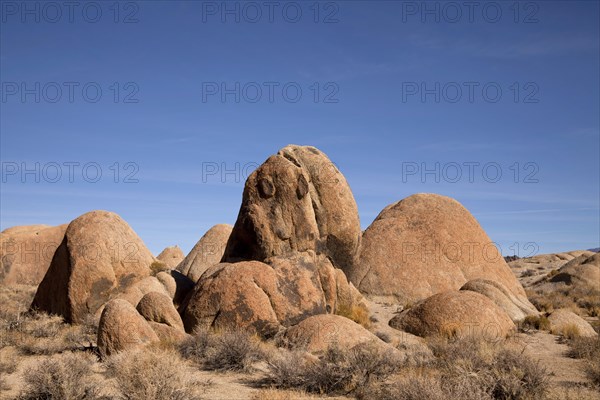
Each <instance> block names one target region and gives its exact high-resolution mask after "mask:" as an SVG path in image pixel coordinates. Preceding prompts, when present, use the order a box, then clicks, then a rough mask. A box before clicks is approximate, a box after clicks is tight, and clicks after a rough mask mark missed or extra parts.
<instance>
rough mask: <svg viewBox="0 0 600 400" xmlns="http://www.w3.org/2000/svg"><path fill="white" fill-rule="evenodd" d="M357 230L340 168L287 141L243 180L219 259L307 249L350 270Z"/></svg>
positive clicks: (256, 257)
mask: <svg viewBox="0 0 600 400" xmlns="http://www.w3.org/2000/svg"><path fill="white" fill-rule="evenodd" d="M360 234H361V230H360V221H359V218H358V210H357V206H356V202H355V200H354V197H353V195H352V192H351V191H350V187H349V186H348V183H347V182H346V179H345V178H344V176H343V175H342V174H341V172H340V171H339V170H338V169H337V168H336V166H335V165H334V164H333V163H332V162H331V161H330V160H329V158H327V156H326V155H325V154H324V153H322V152H321V151H319V150H318V149H316V148H314V147H309V146H295V145H290V146H287V147H285V148H283V149H281V150H280V151H279V152H278V153H277V154H276V155H274V156H271V157H269V158H268V159H267V160H266V161H265V162H264V163H263V164H262V165H261V166H260V167H259V168H258V169H256V170H255V171H254V172H253V173H252V174H251V175H250V176H249V177H248V179H247V180H246V185H245V187H244V194H243V198H242V205H241V207H240V212H239V215H238V218H237V221H236V223H235V226H234V228H233V231H232V233H231V236H230V238H229V241H228V243H227V248H226V249H225V254H224V256H223V261H224V262H235V261H240V260H256V261H266V260H267V259H268V258H270V257H275V256H289V255H291V254H293V253H296V252H303V251H308V250H312V251H315V252H317V253H318V254H325V255H326V256H328V257H329V258H330V259H331V261H332V262H333V264H334V265H335V266H336V267H340V268H350V266H351V265H352V264H353V262H354V259H355V256H356V254H357V250H358V247H359V245H360Z"/></svg>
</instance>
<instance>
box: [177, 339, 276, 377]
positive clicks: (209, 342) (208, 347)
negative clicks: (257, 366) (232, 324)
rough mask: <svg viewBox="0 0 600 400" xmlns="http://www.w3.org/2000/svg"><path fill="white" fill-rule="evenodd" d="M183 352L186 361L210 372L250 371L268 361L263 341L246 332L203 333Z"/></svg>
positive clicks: (182, 346) (183, 345)
mask: <svg viewBox="0 0 600 400" xmlns="http://www.w3.org/2000/svg"><path fill="white" fill-rule="evenodd" d="M179 350H180V352H181V355H182V356H183V357H185V358H187V359H189V360H192V361H193V362H194V363H196V364H197V365H198V366H200V367H201V368H204V369H208V370H221V371H249V370H251V367H252V364H253V363H254V362H256V361H260V360H262V359H263V358H265V354H264V351H263V349H262V348H261V345H260V340H259V339H258V338H257V337H256V336H255V335H252V334H250V333H248V332H246V331H243V330H236V331H223V332H214V331H208V330H204V329H200V330H198V331H196V332H195V334H194V336H192V337H191V338H189V339H187V340H185V341H184V342H183V343H182V344H181V346H180V348H179Z"/></svg>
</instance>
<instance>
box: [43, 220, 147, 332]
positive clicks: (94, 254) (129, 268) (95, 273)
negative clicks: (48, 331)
mask: <svg viewBox="0 0 600 400" xmlns="http://www.w3.org/2000/svg"><path fill="white" fill-rule="evenodd" d="M153 261H154V257H153V256H152V254H151V253H150V251H149V250H148V249H147V248H146V246H145V245H144V243H143V242H142V240H141V239H140V238H139V237H138V236H137V234H136V233H135V232H134V231H133V230H132V229H131V227H130V226H129V225H128V224H127V223H126V222H125V221H124V220H123V219H121V217H119V216H118V215H117V214H114V213H111V212H107V211H92V212H89V213H86V214H83V215H82V216H80V217H78V218H76V219H75V220H73V221H72V222H71V223H70V224H69V226H68V227H67V230H66V232H65V236H64V238H63V240H62V242H61V244H60V246H59V247H58V248H57V250H56V252H55V253H54V256H53V258H52V262H51V264H50V267H49V269H48V271H47V273H46V275H45V276H44V279H43V280H42V282H41V283H40V285H39V287H38V290H37V292H36V295H35V298H34V300H33V303H32V308H34V309H39V310H42V311H46V312H48V313H51V314H57V315H60V316H62V317H63V318H64V319H65V320H66V321H67V322H80V321H81V320H82V319H83V318H84V317H85V315H87V314H94V313H95V312H96V311H97V310H98V309H99V308H100V307H101V306H102V305H104V304H105V303H106V302H107V301H108V300H109V299H111V298H113V297H115V296H116V295H117V294H118V293H120V292H122V291H123V290H124V289H125V288H127V287H129V286H131V285H132V284H134V283H136V282H138V281H139V280H141V279H143V278H144V277H147V276H148V275H149V274H150V268H149V267H150V264H151V263H152V262H153ZM138 300H139V299H138ZM136 304H137V303H136Z"/></svg>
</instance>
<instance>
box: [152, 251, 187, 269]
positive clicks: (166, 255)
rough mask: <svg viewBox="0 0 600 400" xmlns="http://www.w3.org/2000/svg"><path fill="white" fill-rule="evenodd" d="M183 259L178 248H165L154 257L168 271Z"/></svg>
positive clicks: (181, 252)
mask: <svg viewBox="0 0 600 400" xmlns="http://www.w3.org/2000/svg"><path fill="white" fill-rule="evenodd" d="M184 258H185V256H184V255H183V251H181V249H180V248H179V246H171V247H167V248H165V249H164V250H163V251H161V252H160V254H159V255H158V256H157V257H156V259H157V260H158V261H160V262H162V263H163V264H165V265H166V266H167V267H168V268H169V269H174V268H175V267H177V265H179V263H180V262H181V261H183V259H184Z"/></svg>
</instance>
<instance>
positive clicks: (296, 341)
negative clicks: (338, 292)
mask: <svg viewBox="0 0 600 400" xmlns="http://www.w3.org/2000/svg"><path fill="white" fill-rule="evenodd" d="M283 342H284V343H285V345H286V346H287V347H289V348H292V349H295V350H305V351H308V352H309V353H312V354H315V355H319V354H322V353H324V352H325V351H327V349H328V348H329V347H334V346H337V347H339V348H342V349H351V348H352V347H354V346H357V345H360V344H363V343H372V344H374V345H376V346H381V347H382V348H386V349H387V350H388V351H390V352H392V351H394V348H393V347H391V346H390V345H388V344H387V343H385V342H384V341H382V340H381V339H379V338H378V337H377V336H375V335H374V334H372V333H371V332H369V331H368V330H366V329H365V328H363V327H362V326H361V325H359V324H357V323H356V322H354V321H352V320H349V319H348V318H345V317H342V316H339V315H331V314H325V315H314V316H312V317H308V318H306V319H305V320H303V321H302V322H300V323H299V324H297V325H294V326H292V327H290V328H288V329H287V330H286V331H285V333H284V334H283Z"/></svg>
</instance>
